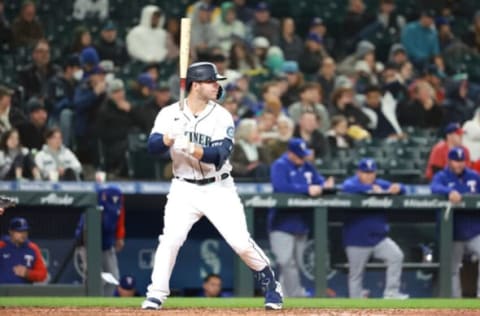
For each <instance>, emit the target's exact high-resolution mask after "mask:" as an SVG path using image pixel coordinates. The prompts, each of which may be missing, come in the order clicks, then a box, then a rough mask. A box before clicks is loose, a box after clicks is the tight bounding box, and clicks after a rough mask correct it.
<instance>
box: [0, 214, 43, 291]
mask: <svg viewBox="0 0 480 316" xmlns="http://www.w3.org/2000/svg"><path fill="white" fill-rule="evenodd" d="M28 230H29V226H28V222H27V220H26V219H25V218H23V217H14V218H12V219H11V220H10V223H9V226H8V235H6V236H4V237H3V238H2V239H1V240H0V283H18V284H29V283H33V282H42V281H45V279H46V278H47V268H46V266H45V262H44V260H43V257H42V254H41V253H40V248H39V247H38V245H37V244H36V243H34V242H32V241H30V240H29V239H28Z"/></svg>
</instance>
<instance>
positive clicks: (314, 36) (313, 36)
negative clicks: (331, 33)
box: [307, 33, 323, 44]
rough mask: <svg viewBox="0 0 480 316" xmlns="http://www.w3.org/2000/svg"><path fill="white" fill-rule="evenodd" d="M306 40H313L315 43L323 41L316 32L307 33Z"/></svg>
mask: <svg viewBox="0 0 480 316" xmlns="http://www.w3.org/2000/svg"><path fill="white" fill-rule="evenodd" d="M307 41H314V42H315V43H318V44H322V43H323V39H322V37H321V36H320V35H318V34H317V33H310V34H308V36H307Z"/></svg>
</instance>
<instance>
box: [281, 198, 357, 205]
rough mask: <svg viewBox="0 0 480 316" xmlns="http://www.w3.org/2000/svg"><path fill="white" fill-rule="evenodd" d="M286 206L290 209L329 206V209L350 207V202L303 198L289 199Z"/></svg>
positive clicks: (345, 200)
mask: <svg viewBox="0 0 480 316" xmlns="http://www.w3.org/2000/svg"><path fill="white" fill-rule="evenodd" d="M287 205H288V206H292V207H295V206H296V207H315V206H326V207H328V206H330V207H350V206H352V201H350V200H348V199H338V198H333V199H322V198H318V199H305V198H289V199H288V200H287Z"/></svg>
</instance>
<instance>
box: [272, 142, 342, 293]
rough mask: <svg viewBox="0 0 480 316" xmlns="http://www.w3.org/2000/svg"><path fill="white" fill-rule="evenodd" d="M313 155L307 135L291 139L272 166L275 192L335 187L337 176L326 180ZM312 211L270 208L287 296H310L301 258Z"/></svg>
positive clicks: (309, 191) (318, 192)
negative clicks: (303, 284)
mask: <svg viewBox="0 0 480 316" xmlns="http://www.w3.org/2000/svg"><path fill="white" fill-rule="evenodd" d="M312 155H313V151H312V150H311V149H307V145H306V143H305V141H304V140H303V139H301V138H292V139H290V141H289V142H288V145H287V152H286V153H284V154H283V155H282V156H281V157H280V158H278V159H277V160H275V161H274V162H273V164H272V166H271V181H272V185H273V192H275V193H296V194H303V195H307V196H312V197H314V196H319V195H321V194H322V191H323V188H331V187H333V185H334V183H333V178H329V179H328V180H325V179H324V178H323V177H322V176H321V175H320V174H318V172H317V170H316V169H315V167H314V165H313V164H311V163H310V162H308V158H309V157H310V156H312ZM309 215H311V211H309V210H307V209H270V210H269V213H268V230H269V233H270V243H271V247H272V252H273V254H274V255H275V258H276V262H277V264H278V266H279V268H280V283H281V284H282V288H283V289H284V295H285V296H290V297H292V296H297V297H298V296H306V291H305V289H304V288H303V287H302V284H301V282H300V281H301V278H300V274H299V262H300V260H301V256H302V251H303V249H304V248H305V244H306V242H307V237H308V232H309V224H308V223H309V222H311V219H310V220H309ZM325 251H326V250H325Z"/></svg>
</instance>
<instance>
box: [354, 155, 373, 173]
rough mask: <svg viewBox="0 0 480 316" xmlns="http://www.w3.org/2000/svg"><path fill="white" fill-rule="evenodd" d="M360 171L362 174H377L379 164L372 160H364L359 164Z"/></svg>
mask: <svg viewBox="0 0 480 316" xmlns="http://www.w3.org/2000/svg"><path fill="white" fill-rule="evenodd" d="M358 170H360V171H362V172H375V171H377V163H376V162H375V160H374V159H372V158H362V159H361V160H360V162H359V163H358Z"/></svg>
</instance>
